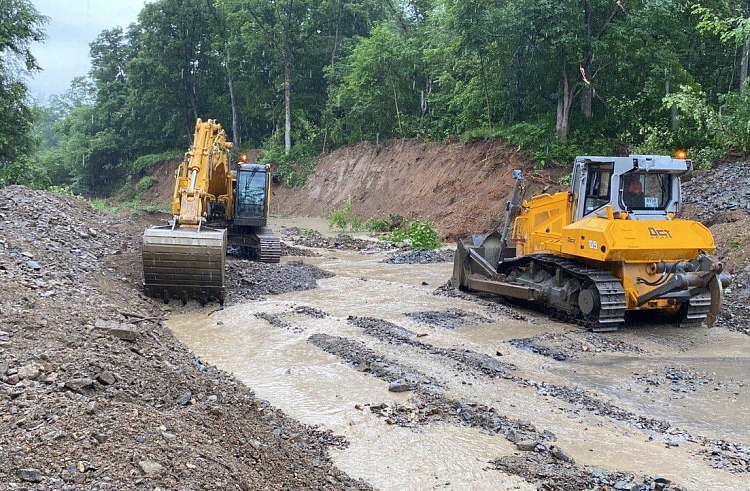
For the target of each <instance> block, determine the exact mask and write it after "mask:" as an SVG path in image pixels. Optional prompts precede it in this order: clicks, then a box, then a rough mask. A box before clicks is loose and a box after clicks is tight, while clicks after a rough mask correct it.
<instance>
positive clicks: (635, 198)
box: [622, 176, 646, 210]
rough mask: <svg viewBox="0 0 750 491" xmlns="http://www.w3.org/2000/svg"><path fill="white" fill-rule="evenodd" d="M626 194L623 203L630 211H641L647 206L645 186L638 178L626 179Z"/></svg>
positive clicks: (629, 177) (623, 196)
mask: <svg viewBox="0 0 750 491" xmlns="http://www.w3.org/2000/svg"><path fill="white" fill-rule="evenodd" d="M623 187H624V190H625V192H624V193H623V195H622V201H623V202H624V203H625V206H627V207H628V209H630V210H633V209H641V208H644V206H645V204H646V195H645V194H644V193H643V184H641V181H640V180H639V179H638V176H628V177H627V178H626V179H625V186H623Z"/></svg>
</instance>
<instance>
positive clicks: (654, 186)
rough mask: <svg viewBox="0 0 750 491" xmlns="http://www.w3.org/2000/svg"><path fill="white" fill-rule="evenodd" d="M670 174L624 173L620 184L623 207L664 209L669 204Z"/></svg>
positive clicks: (629, 208) (632, 209)
mask: <svg viewBox="0 0 750 491" xmlns="http://www.w3.org/2000/svg"><path fill="white" fill-rule="evenodd" d="M671 186H672V176H671V175H670V174H667V173H649V174H646V173H643V172H639V173H631V174H625V175H624V176H623V179H622V181H621V185H620V196H622V202H621V205H622V207H623V208H624V209H626V210H630V211H634V210H665V209H666V207H667V205H668V204H669V197H670V194H671Z"/></svg>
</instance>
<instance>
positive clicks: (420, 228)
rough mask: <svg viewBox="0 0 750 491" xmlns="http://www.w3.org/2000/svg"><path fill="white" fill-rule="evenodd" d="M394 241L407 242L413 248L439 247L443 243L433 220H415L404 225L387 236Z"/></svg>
mask: <svg viewBox="0 0 750 491" xmlns="http://www.w3.org/2000/svg"><path fill="white" fill-rule="evenodd" d="M387 240H391V241H393V242H407V243H408V244H409V246H410V247H411V248H412V249H419V250H421V249H426V250H432V249H437V248H438V247H440V246H442V245H443V244H442V243H441V242H440V240H439V239H438V231H437V228H436V227H435V224H434V223H433V222H432V220H429V221H421V220H414V221H413V222H410V223H408V224H407V225H402V226H401V227H400V228H398V229H396V230H394V231H393V232H391V233H390V235H388V236H387Z"/></svg>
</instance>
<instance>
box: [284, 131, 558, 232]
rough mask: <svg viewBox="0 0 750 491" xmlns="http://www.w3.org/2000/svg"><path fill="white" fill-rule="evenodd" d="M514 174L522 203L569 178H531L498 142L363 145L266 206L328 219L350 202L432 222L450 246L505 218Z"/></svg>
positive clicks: (374, 214) (369, 214)
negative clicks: (518, 172)
mask: <svg viewBox="0 0 750 491" xmlns="http://www.w3.org/2000/svg"><path fill="white" fill-rule="evenodd" d="M513 169H522V170H523V171H524V175H525V176H526V178H527V180H528V183H529V186H528V188H529V189H528V191H527V196H531V195H532V194H535V193H537V192H539V191H541V190H543V189H544V188H548V190H549V191H550V192H551V191H554V190H556V189H558V188H559V187H560V186H559V185H558V184H557V182H558V178H559V176H560V174H563V173H565V172H567V170H563V169H551V170H542V171H539V172H533V168H532V164H531V162H530V160H529V159H528V158H527V157H526V156H524V155H523V154H521V153H519V152H518V151H517V150H516V149H515V148H514V147H512V146H510V145H508V144H506V143H504V142H503V141H501V140H493V141H474V142H463V141H450V142H448V143H447V144H443V143H438V142H433V143H424V142H421V141H419V140H417V139H406V140H395V141H392V142H389V143H387V144H385V145H381V146H380V147H377V146H375V145H374V144H372V143H368V142H363V143H360V144H358V145H355V146H352V147H345V148H341V149H338V150H336V151H334V152H333V153H331V154H330V155H326V156H322V157H321V158H320V159H319V163H318V167H317V169H316V170H315V172H314V173H313V174H312V175H310V176H309V177H308V179H307V183H306V184H305V186H303V187H301V188H295V189H290V188H287V187H283V186H277V187H275V188H274V190H273V194H272V204H271V206H272V212H273V213H288V214H290V215H293V216H327V215H328V213H329V212H330V211H331V210H332V209H335V208H337V207H340V206H341V203H342V202H343V201H344V200H345V199H347V197H348V196H350V195H351V196H352V198H353V211H354V213H355V214H357V215H358V216H360V217H362V218H387V217H388V215H389V214H390V213H397V214H399V215H402V216H404V217H406V218H408V219H415V218H419V219H428V218H429V219H432V220H434V221H435V222H436V224H437V225H438V227H439V229H440V234H441V236H442V237H443V238H446V239H454V238H456V237H460V236H464V235H468V234H470V233H472V232H479V231H483V230H487V229H489V228H491V227H492V225H493V222H497V221H498V220H499V219H500V218H501V217H502V216H503V215H504V207H505V202H506V201H507V200H508V199H509V197H510V195H511V193H512V191H513V186H514V181H513V179H512V177H511V173H512V171H513Z"/></svg>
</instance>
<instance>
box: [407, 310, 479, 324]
mask: <svg viewBox="0 0 750 491" xmlns="http://www.w3.org/2000/svg"><path fill="white" fill-rule="evenodd" d="M404 315H405V316H406V317H408V318H410V319H413V320H415V321H417V322H419V323H420V324H424V325H427V326H429V327H440V328H443V329H456V328H458V327H462V326H472V325H474V324H483V323H487V322H491V320H490V319H488V318H487V317H484V316H481V315H478V314H475V313H473V312H467V311H465V310H461V309H447V310H442V311H440V310H429V311H427V312H406V313H405V314H404Z"/></svg>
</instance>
